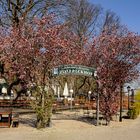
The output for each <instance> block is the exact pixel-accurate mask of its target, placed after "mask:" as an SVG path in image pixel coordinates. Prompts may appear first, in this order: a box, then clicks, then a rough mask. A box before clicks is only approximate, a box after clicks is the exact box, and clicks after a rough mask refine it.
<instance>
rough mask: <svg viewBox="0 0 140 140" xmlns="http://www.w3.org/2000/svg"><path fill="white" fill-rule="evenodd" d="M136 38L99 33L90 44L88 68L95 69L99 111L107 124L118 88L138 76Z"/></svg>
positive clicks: (114, 107)
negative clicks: (98, 86)
mask: <svg viewBox="0 0 140 140" xmlns="http://www.w3.org/2000/svg"><path fill="white" fill-rule="evenodd" d="M139 43H140V38H139V36H137V35H135V34H133V33H130V32H129V33H128V34H127V35H125V36H120V37H119V36H116V34H115V33H114V34H113V33H112V34H108V32H103V33H102V34H101V35H100V36H99V37H98V38H96V39H95V40H94V42H93V46H92V48H91V50H90V51H89V52H88V55H89V56H90V54H91V61H89V62H91V64H92V65H93V66H96V67H97V71H98V77H99V79H98V82H99V83H100V102H101V104H100V109H101V112H102V113H103V115H104V116H105V117H106V119H107V120H108V121H110V119H111V116H112V115H113V114H115V113H116V112H117V110H118V100H117V99H119V92H120V89H119V87H120V86H123V84H124V83H125V82H128V81H131V80H132V79H134V78H136V77H137V75H138V70H137V65H138V64H139V62H140V55H139V54H140V46H139Z"/></svg>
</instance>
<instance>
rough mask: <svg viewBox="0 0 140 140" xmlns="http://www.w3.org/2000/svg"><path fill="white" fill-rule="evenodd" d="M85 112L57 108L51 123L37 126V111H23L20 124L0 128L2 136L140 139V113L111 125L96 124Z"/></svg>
mask: <svg viewBox="0 0 140 140" xmlns="http://www.w3.org/2000/svg"><path fill="white" fill-rule="evenodd" d="M81 115H82V112H78V113H77V112H69V111H65V112H58V113H57V114H55V115H53V119H52V127H50V128H46V129H42V130H37V129H36V128H35V127H34V123H35V115H34V114H28V115H20V124H19V127H18V128H0V140H39V139H40V140H86V139H88V140H132V139H133V140H140V117H139V118H137V119H136V120H129V119H123V121H122V122H119V121H118V120H116V121H113V122H111V124H110V125H109V126H104V125H100V126H95V125H93V123H94V122H93V119H91V120H87V119H86V117H85V119H84V118H82V119H81V118H80V117H79V116H81Z"/></svg>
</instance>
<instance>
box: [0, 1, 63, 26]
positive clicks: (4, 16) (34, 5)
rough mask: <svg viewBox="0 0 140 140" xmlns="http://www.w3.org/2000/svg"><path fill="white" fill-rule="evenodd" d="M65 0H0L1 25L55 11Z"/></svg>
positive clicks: (15, 22)
mask: <svg viewBox="0 0 140 140" xmlns="http://www.w3.org/2000/svg"><path fill="white" fill-rule="evenodd" d="M64 1H65V0H61V1H58V0H0V9H1V10H0V15H1V17H0V18H1V20H0V24H1V25H11V24H13V25H15V24H16V25H18V24H19V19H20V18H22V19H24V20H22V21H27V20H30V19H31V18H33V17H34V16H38V17H42V16H43V15H45V14H46V13H49V12H54V11H56V9H57V7H59V6H60V5H63V3H64Z"/></svg>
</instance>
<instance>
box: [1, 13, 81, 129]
mask: <svg viewBox="0 0 140 140" xmlns="http://www.w3.org/2000/svg"><path fill="white" fill-rule="evenodd" d="M22 23H23V24H22ZM76 38H77V37H76V36H74V34H72V33H70V32H67V28H65V26H62V25H58V24H57V23H56V22H55V20H54V17H53V16H50V15H48V16H47V17H43V18H42V19H41V20H39V19H35V20H34V21H33V22H32V23H31V24H27V23H26V24H24V22H22V21H21V23H20V24H19V26H18V27H13V28H9V29H8V30H4V29H3V30H2V29H1V33H0V61H1V63H3V64H5V65H4V73H3V76H4V77H5V78H6V79H7V81H8V82H9V84H10V87H9V88H13V87H17V85H18V87H17V90H18V89H19V88H20V89H21V90H20V93H23V92H25V93H26V92H27V90H31V89H32V92H33V93H35V99H36V100H35V102H33V107H34V109H35V111H36V113H37V127H38V128H40V127H45V126H46V124H47V123H48V124H49V123H50V117H51V110H52V94H51V92H52V88H51V86H52V83H51V78H52V73H51V71H52V69H53V67H54V66H56V65H59V64H66V63H67V62H68V63H74V58H77V57H78V58H82V55H83V52H82V51H81V48H80V47H78V44H77V47H76V46H75V45H76V43H75V42H77V41H76ZM70 48H71V49H75V54H74V55H73V56H72V57H74V58H72V57H71V54H72V53H67V52H70V50H71V49H70ZM73 52H74V51H73ZM79 55H81V57H80V56H79ZM81 62H82V61H81ZM75 63H78V61H76V62H75ZM19 85H20V87H19ZM9 91H10V90H9Z"/></svg>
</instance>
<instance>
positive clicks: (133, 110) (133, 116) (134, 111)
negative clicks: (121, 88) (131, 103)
mask: <svg viewBox="0 0 140 140" xmlns="http://www.w3.org/2000/svg"><path fill="white" fill-rule="evenodd" d="M127 115H128V117H129V118H130V119H136V118H137V116H138V114H137V109H136V107H133V108H131V109H129V111H128V112H127Z"/></svg>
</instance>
